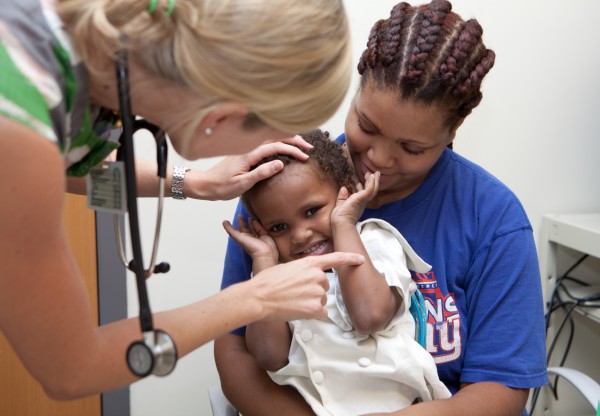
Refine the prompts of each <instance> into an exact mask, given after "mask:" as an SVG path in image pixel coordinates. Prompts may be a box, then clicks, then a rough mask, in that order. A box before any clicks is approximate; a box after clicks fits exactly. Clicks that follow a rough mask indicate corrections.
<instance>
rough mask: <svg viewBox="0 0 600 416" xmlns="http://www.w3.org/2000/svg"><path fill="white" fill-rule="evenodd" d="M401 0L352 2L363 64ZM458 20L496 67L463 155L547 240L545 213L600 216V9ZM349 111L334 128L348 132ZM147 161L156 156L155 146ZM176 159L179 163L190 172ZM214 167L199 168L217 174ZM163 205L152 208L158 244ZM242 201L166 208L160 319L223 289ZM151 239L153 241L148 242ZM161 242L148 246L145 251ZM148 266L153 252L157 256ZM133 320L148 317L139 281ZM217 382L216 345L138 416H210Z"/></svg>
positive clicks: (507, 5) (155, 285)
mask: <svg viewBox="0 0 600 416" xmlns="http://www.w3.org/2000/svg"><path fill="white" fill-rule="evenodd" d="M394 4H395V1H390V0H377V1H366V0H346V5H347V9H348V13H349V15H350V20H351V25H352V31H353V43H354V51H355V52H354V53H355V62H356V60H357V59H358V56H359V55H360V53H361V52H362V50H363V48H364V45H365V43H366V40H367V35H368V32H369V29H370V26H371V25H372V24H373V23H374V22H375V21H376V20H377V19H379V18H382V17H386V16H387V15H388V13H389V10H390V9H391V8H392V6H393V5H394ZM454 10H455V11H457V12H459V13H460V14H461V15H462V16H463V17H473V16H474V17H476V18H477V19H478V20H479V22H480V23H481V24H482V26H483V27H484V38H485V40H486V43H487V45H488V47H490V48H492V49H494V50H495V52H496V54H497V59H496V65H495V67H494V68H493V69H492V71H491V72H490V74H489V75H488V77H487V78H486V80H485V82H484V87H483V92H484V99H483V101H482V103H481V104H480V106H479V107H478V108H476V109H475V110H474V112H473V114H472V115H471V116H469V118H468V119H467V121H466V122H465V123H464V124H463V126H462V127H461V129H460V130H459V132H458V134H457V138H456V142H455V150H456V151H457V152H459V153H461V154H463V155H465V156H466V157H468V158H470V159H472V160H474V161H475V162H477V163H479V164H480V165H482V166H484V167H485V168H487V169H488V170H489V171H490V172H492V173H493V174H495V175H496V176H497V177H498V178H499V179H501V180H502V181H504V182H505V183H506V184H508V185H509V186H510V187H511V188H512V189H513V190H514V191H515V193H516V194H517V195H518V196H519V198H520V199H521V201H522V202H523V204H524V206H525V209H526V210H527V213H528V215H529V217H530V219H531V222H532V224H533V227H534V229H535V231H536V236H537V235H538V234H539V227H540V223H541V216H542V214H544V213H567V212H568V213H580V212H581V213H583V212H598V211H600V186H599V184H598V181H600V163H599V162H600V161H599V157H600V137H598V135H599V133H598V132H599V131H600V117H598V116H599V114H598V113H599V112H600V80H599V79H600V52H599V51H600V27H599V26H598V25H597V22H596V16H598V14H599V13H600V2H597V1H596V0H576V1H573V2H564V1H557V0H527V1H521V0H505V1H499V0H497V1H491V0H488V1H482V0H455V1H454ZM355 88H356V81H355V82H354V84H353V86H352V87H351V91H350V92H349V94H348V98H347V101H346V103H345V104H344V105H343V106H342V108H340V110H339V112H338V114H336V115H335V117H333V118H332V119H331V120H330V121H329V122H328V123H326V124H325V125H324V126H323V128H325V129H327V130H329V131H331V132H332V134H334V135H336V134H338V133H340V132H341V131H342V129H343V120H344V117H345V114H346V111H347V108H348V102H349V100H350V98H351V95H353V92H354V90H355ZM148 145H149V148H150V150H147V149H146V147H148V146H146V143H145V141H143V142H142V143H139V142H138V143H137V146H138V155H144V154H145V155H149V156H148V157H153V150H152V149H153V147H152V145H150V143H149V142H148ZM180 162H181V160H180V159H178V157H177V156H176V155H175V153H174V152H171V154H170V163H180ZM214 162H215V160H205V161H201V162H193V163H188V165H190V166H193V167H197V168H206V167H208V166H210V165H212V164H213V163H214ZM154 205H155V203H154V202H153V201H144V202H143V203H142V205H141V210H142V214H141V215H142V217H143V218H142V220H143V225H142V228H143V229H144V230H145V231H146V233H147V234H148V235H150V234H151V230H153V227H154V224H153V221H154V220H153V219H152V218H151V216H152V215H154V211H155V209H154ZM234 206H235V201H230V202H205V201H193V200H186V201H172V200H169V201H166V205H165V218H164V221H163V230H164V231H163V234H162V242H161V246H160V251H159V261H163V260H166V261H169V262H171V266H172V270H171V272H169V273H168V274H167V275H162V276H160V275H159V276H154V277H152V278H151V279H150V282H149V283H150V297H151V304H152V307H153V309H154V310H161V309H165V308H172V307H176V306H179V305H183V304H186V303H189V302H192V301H194V300H198V299H202V298H206V297H208V296H210V295H211V294H213V293H215V292H217V291H218V289H219V284H220V277H221V271H222V263H223V258H224V252H225V244H226V234H225V232H224V231H223V230H222V228H221V225H220V224H221V221H222V220H224V219H230V218H231V216H232V213H233V210H234ZM148 238H150V237H148ZM150 247H151V242H150V241H147V242H146V243H145V245H144V248H145V252H147V250H149V249H150ZM146 256H148V254H146ZM129 283H130V286H129V299H130V308H129V309H130V314H131V315H136V314H137V301H136V296H135V291H134V290H133V289H134V286H133V277H131V281H130V282H129ZM217 383H218V376H217V372H216V370H215V366H214V362H213V356H212V343H211V344H209V345H206V346H204V347H202V348H201V349H199V350H197V351H196V352H194V353H192V354H190V355H189V356H187V357H186V358H184V359H182V360H181V361H180V362H179V364H178V366H177V369H176V370H175V372H174V373H173V374H172V375H170V376H169V377H167V378H164V379H157V378H149V379H147V380H143V381H141V382H139V383H137V384H135V385H134V386H133V387H132V388H131V395H132V415H134V416H138V415H139V416H141V415H144V416H152V415H160V414H171V415H178V416H179V415H181V416H184V415H210V406H209V402H208V396H207V389H208V387H209V386H211V385H213V384H217Z"/></svg>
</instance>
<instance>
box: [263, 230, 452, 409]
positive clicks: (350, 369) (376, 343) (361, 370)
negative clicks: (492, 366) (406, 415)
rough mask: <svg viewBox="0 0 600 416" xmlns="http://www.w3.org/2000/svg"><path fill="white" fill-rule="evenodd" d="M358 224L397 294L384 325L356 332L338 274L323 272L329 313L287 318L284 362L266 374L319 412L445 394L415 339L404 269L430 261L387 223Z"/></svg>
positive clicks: (399, 404) (397, 405)
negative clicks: (289, 340) (395, 304)
mask: <svg viewBox="0 0 600 416" xmlns="http://www.w3.org/2000/svg"><path fill="white" fill-rule="evenodd" d="M357 228H358V230H359V233H360V236H361V239H362V241H363V243H364V245H365V248H366V250H367V252H368V253H369V256H370V258H371V261H372V262H373V264H374V265H375V268H376V269H377V270H378V271H379V272H381V274H382V278H385V279H386V281H387V283H388V285H389V286H391V287H395V288H396V289H397V290H398V292H399V293H400V295H401V296H402V299H403V302H402V305H401V307H400V308H399V310H398V312H397V314H396V315H395V316H394V317H393V318H392V320H391V321H390V323H389V324H388V325H387V327H386V328H384V329H383V330H382V331H380V332H378V333H376V334H372V335H361V334H359V333H358V332H356V331H355V330H354V327H353V325H352V322H351V320H350V317H349V316H348V312H347V310H346V307H345V305H344V300H343V298H342V293H341V289H340V285H339V281H338V278H337V273H336V272H335V271H334V272H331V273H328V275H327V278H328V280H329V291H328V292H327V311H328V315H329V319H328V320H325V321H320V320H315V319H310V320H296V321H290V323H289V325H290V329H291V331H292V334H293V336H292V343H291V347H290V353H289V363H288V365H286V366H285V367H283V368H282V369H280V370H278V371H276V372H269V375H270V376H271V378H272V379H273V380H274V381H275V382H276V383H278V384H282V385H290V386H293V387H295V388H296V389H297V390H298V392H299V393H300V394H301V395H302V396H303V397H304V399H305V400H306V401H307V402H308V403H309V404H310V405H311V407H312V409H313V411H314V412H315V414H316V415H317V416H332V415H333V416H344V415H360V414H366V413H375V412H389V411H394V410H399V409H401V408H404V407H406V406H409V405H411V404H412V403H413V402H414V401H415V399H420V400H422V401H427V400H432V399H444V398H448V397H450V396H451V394H450V392H449V390H448V389H447V388H446V386H445V385H444V384H443V383H442V382H441V381H440V380H439V378H438V375H437V369H436V366H435V362H434V361H433V357H432V356H431V355H430V354H429V353H428V352H427V351H426V350H425V349H424V348H423V347H422V346H421V345H419V343H418V342H417V341H415V322H414V319H413V317H412V315H411V314H410V311H409V308H410V301H411V300H410V296H411V295H412V294H413V293H414V292H415V290H416V289H417V287H416V284H415V283H414V282H413V280H412V278H411V275H410V271H409V269H410V270H414V271H416V272H419V273H425V272H427V271H429V270H430V269H431V266H430V265H429V264H427V263H425V262H424V261H423V260H422V259H421V258H420V257H419V256H418V255H417V254H416V253H415V252H414V250H413V249H412V247H410V245H409V244H408V242H407V241H406V240H405V239H404V237H402V235H401V234H400V233H399V232H398V230H396V229H395V228H394V227H393V226H392V225H390V224H389V223H387V222H385V221H383V220H379V219H369V220H366V221H364V222H361V223H358V224H357Z"/></svg>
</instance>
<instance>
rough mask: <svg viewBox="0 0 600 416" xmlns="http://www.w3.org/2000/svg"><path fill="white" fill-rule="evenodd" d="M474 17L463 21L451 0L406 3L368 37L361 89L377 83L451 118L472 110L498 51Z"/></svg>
mask: <svg viewBox="0 0 600 416" xmlns="http://www.w3.org/2000/svg"><path fill="white" fill-rule="evenodd" d="M482 35H483V29H482V28H481V25H480V24H479V23H478V22H477V20H475V19H471V20H468V21H466V22H465V21H464V20H463V19H462V18H461V17H460V16H459V15H458V14H456V13H454V12H453V11H452V4H451V3H450V2H449V1H447V0H432V1H431V2H430V3H428V4H425V5H421V6H414V7H413V6H411V5H409V4H408V3H405V2H402V3H399V4H397V5H396V6H395V7H394V8H393V9H392V11H391V13H390V17H389V18H388V19H384V20H380V21H378V22H377V23H376V24H375V25H374V26H373V28H372V29H371V33H370V35H369V41H368V42H367V48H366V50H365V51H364V52H363V54H362V56H361V58H360V60H359V63H358V72H359V74H360V75H361V82H360V85H361V88H363V87H364V86H365V85H366V84H367V82H374V83H375V84H374V85H376V86H378V87H379V88H386V89H392V90H397V91H398V94H399V98H404V99H406V98H409V99H414V100H416V101H419V102H422V103H425V104H431V103H435V104H437V105H439V106H440V107H441V108H444V109H446V110H447V112H448V114H449V119H448V122H449V123H450V124H454V123H455V122H456V121H457V120H458V119H460V118H464V117H466V116H467V115H469V114H470V113H471V111H472V110H473V108H475V107H476V106H477V105H478V104H479V102H480V101H481V98H482V94H481V91H480V88H481V83H482V81H483V78H484V77H485V75H486V74H487V73H488V72H489V70H490V69H491V68H492V66H493V65H494V61H495V56H496V55H495V54H494V52H493V51H492V50H490V49H487V48H486V47H485V45H484V44H483V40H482Z"/></svg>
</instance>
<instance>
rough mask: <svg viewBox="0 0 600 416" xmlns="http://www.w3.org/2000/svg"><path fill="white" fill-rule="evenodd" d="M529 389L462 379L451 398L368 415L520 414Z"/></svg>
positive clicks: (449, 415)
mask: <svg viewBox="0 0 600 416" xmlns="http://www.w3.org/2000/svg"><path fill="white" fill-rule="evenodd" d="M528 396H529V389H513V388H510V387H506V386H504V385H502V384H498V383H490V382H482V383H471V384H468V383H465V384H463V385H462V387H461V389H460V390H459V391H458V392H457V393H456V394H455V395H454V396H452V397H451V398H449V399H444V400H433V401H429V402H423V403H419V404H415V405H413V406H410V407H407V408H406V409H403V410H399V411H397V412H392V413H374V414H371V415H369V416H383V415H388V416H390V415H393V416H413V415H414V416H417V415H418V416H440V415H442V416H480V415H486V416H520V415H521V414H522V412H523V409H524V408H525V405H526V403H527V397H528Z"/></svg>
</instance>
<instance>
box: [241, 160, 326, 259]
mask: <svg viewBox="0 0 600 416" xmlns="http://www.w3.org/2000/svg"><path fill="white" fill-rule="evenodd" d="M316 169H317V168H315V167H313V166H312V165H311V164H308V163H294V164H292V165H288V166H286V167H285V168H284V170H283V172H282V173H279V174H277V175H276V176H275V177H273V178H272V179H270V180H269V182H268V183H267V184H265V186H264V187H262V188H260V189H259V190H257V191H256V192H255V193H254V194H253V195H252V208H253V210H254V213H255V214H256V217H257V218H258V220H259V221H260V223H261V225H262V226H263V228H264V229H265V230H266V231H267V233H268V234H269V235H270V236H271V238H273V240H275V244H276V245H277V249H278V250H279V260H280V261H281V262H284V263H285V262H288V261H291V260H296V259H299V258H302V257H306V256H319V255H322V254H327V253H331V252H332V251H333V241H332V238H331V221H330V217H331V211H332V210H333V208H335V204H336V201H337V195H338V189H337V187H336V186H335V185H334V184H333V183H331V182H330V181H326V180H324V179H323V178H322V177H321V175H319V173H318V172H317V170H316Z"/></svg>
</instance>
